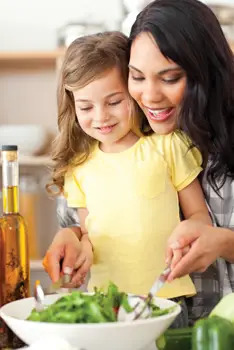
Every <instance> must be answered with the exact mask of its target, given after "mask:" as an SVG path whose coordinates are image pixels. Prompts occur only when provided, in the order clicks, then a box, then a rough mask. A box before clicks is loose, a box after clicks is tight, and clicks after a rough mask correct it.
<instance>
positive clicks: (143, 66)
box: [128, 33, 186, 134]
mask: <svg viewBox="0 0 234 350" xmlns="http://www.w3.org/2000/svg"><path fill="white" fill-rule="evenodd" d="M128 87H129V92H130V94H131V95H132V97H133V98H134V99H135V100H136V102H137V103H138V104H139V106H140V107H141V109H142V110H143V112H144V113H145V115H146V118H147V119H148V121H149V124H150V126H151V128H152V129H153V130H154V131H155V132H156V133H157V134H168V133H170V132H172V131H173V130H174V129H175V128H176V127H177V117H178V113H179V109H180V106H181V102H182V100H183V97H184V91H185V87H186V75H185V72H184V71H183V70H182V68H181V67H180V66H178V65H177V64H176V63H175V62H173V61H171V60H169V59H167V58H166V57H165V56H163V55H162V53H161V51H160V50H159V47H158V46H157V44H156V43H155V41H154V39H153V37H152V36H151V34H150V33H141V34H140V35H139V36H138V37H137V38H136V39H135V40H134V41H133V43H132V47H131V54H130V62H129V80H128Z"/></svg>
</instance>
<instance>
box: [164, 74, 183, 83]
mask: <svg viewBox="0 0 234 350" xmlns="http://www.w3.org/2000/svg"><path fill="white" fill-rule="evenodd" d="M181 78H182V76H179V77H174V78H168V79H165V78H164V79H162V80H163V82H164V83H166V84H175V83H177V81H179V80H180V79H181Z"/></svg>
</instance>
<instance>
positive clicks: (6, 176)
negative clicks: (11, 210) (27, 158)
mask: <svg viewBox="0 0 234 350" xmlns="http://www.w3.org/2000/svg"><path fill="white" fill-rule="evenodd" d="M2 180H3V187H9V186H18V184H19V166H18V162H7V163H5V164H4V163H3V169H2Z"/></svg>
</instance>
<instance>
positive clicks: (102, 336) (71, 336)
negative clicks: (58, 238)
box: [0, 294, 181, 350]
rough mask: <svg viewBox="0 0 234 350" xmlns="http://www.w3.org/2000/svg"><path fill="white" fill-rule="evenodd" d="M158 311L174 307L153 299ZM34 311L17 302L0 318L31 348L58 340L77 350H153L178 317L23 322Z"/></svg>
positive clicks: (31, 301)
mask: <svg viewBox="0 0 234 350" xmlns="http://www.w3.org/2000/svg"><path fill="white" fill-rule="evenodd" d="M59 297H61V294H56V295H54V294H53V295H48V296H46V303H47V304H51V303H53V302H55V301H56V300H57V299H58V298H59ZM155 303H156V305H158V306H159V307H160V308H168V307H171V306H173V305H175V303H174V302H173V301H170V300H166V299H162V298H155ZM33 308H34V298H26V299H22V300H17V301H14V302H11V303H9V304H6V305H4V306H3V307H2V308H1V309H0V316H1V317H2V318H3V320H4V321H5V322H6V323H7V325H8V326H9V327H10V328H11V329H12V330H13V331H14V332H15V333H16V335H18V336H19V337H20V338H21V339H22V340H23V341H24V342H25V343H26V344H32V343H34V342H35V341H37V340H38V339H39V338H40V337H42V336H45V335H48V336H60V337H63V338H64V339H65V340H67V341H68V342H69V343H70V344H71V345H72V346H74V347H76V348H77V349H79V350H81V349H83V350H148V349H152V348H153V349H154V348H155V345H154V343H155V340H156V339H157V338H158V337H159V336H160V335H161V334H162V333H163V332H164V331H165V330H166V329H167V328H168V327H169V326H170V324H171V323H172V322H173V320H174V319H175V317H176V316H177V315H178V314H179V313H180V310H181V308H180V306H179V305H177V307H176V308H175V310H174V311H173V312H171V313H169V314H167V315H163V316H159V317H155V318H150V319H147V320H138V321H132V322H112V323H98V324H97V323H96V324H94V323H92V324H90V323H89V324H61V323H43V322H34V321H26V320H25V319H26V318H27V317H28V316H29V314H30V312H31V310H32V309H33Z"/></svg>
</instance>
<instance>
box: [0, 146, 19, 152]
mask: <svg viewBox="0 0 234 350" xmlns="http://www.w3.org/2000/svg"><path fill="white" fill-rule="evenodd" d="M17 150H18V146H16V145H2V151H17Z"/></svg>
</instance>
